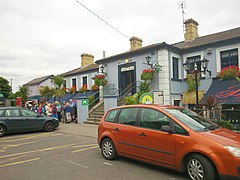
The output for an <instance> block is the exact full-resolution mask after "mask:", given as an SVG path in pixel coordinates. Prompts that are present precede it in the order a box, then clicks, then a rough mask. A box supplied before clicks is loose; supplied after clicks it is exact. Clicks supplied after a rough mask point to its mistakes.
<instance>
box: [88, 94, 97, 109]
mask: <svg viewBox="0 0 240 180" xmlns="http://www.w3.org/2000/svg"><path fill="white" fill-rule="evenodd" d="M94 100H95V97H94V96H93V95H91V96H88V104H89V106H88V108H89V110H90V109H92V108H93V106H95V104H96V103H97V102H94V103H93V101H94Z"/></svg>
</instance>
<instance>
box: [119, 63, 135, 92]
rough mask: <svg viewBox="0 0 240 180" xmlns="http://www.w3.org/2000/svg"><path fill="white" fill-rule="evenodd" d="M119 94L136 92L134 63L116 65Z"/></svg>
mask: <svg viewBox="0 0 240 180" xmlns="http://www.w3.org/2000/svg"><path fill="white" fill-rule="evenodd" d="M118 80H119V81H118V82H119V83H118V84H119V86H118V87H119V95H120V96H123V95H124V94H126V93H127V94H129V95H133V94H134V93H136V63H135V62H134V63H128V64H124V65H121V66H118Z"/></svg>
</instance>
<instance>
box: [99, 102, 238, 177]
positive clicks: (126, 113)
mask: <svg viewBox="0 0 240 180" xmlns="http://www.w3.org/2000/svg"><path fill="white" fill-rule="evenodd" d="M98 144H99V146H100V148H101V151H102V155H103V157H104V158H105V159H107V160H112V159H115V158H116V157H117V156H118V155H119V156H125V157H128V158H132V159H136V160H141V161H144V162H147V163H151V164H155V165H159V166H164V167H167V168H171V169H174V170H177V171H181V172H184V171H187V172H188V175H189V177H190V178H191V179H193V180H213V179H215V178H218V177H219V178H220V179H228V180H229V179H240V134H238V133H235V132H233V131H230V130H228V129H224V128H221V127H219V126H218V125H217V124H215V123H213V122H211V121H209V120H207V119H205V118H203V117H202V116H199V115H198V114H196V113H194V112H192V111H190V110H186V109H184V108H180V107H175V106H159V105H131V106H121V107H116V108H112V109H110V110H109V111H108V112H106V113H105V115H104V116H103V118H102V120H101V121H100V123H99V126H98Z"/></svg>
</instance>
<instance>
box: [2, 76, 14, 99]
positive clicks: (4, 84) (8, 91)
mask: <svg viewBox="0 0 240 180" xmlns="http://www.w3.org/2000/svg"><path fill="white" fill-rule="evenodd" d="M11 91H12V89H11V86H10V85H9V82H8V80H6V79H4V78H3V77H0V93H2V94H3V97H5V98H8V96H9V95H10V94H11Z"/></svg>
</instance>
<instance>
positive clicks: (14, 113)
mask: <svg viewBox="0 0 240 180" xmlns="http://www.w3.org/2000/svg"><path fill="white" fill-rule="evenodd" d="M5 115H6V116H7V117H18V116H19V111H18V109H7V110H6V112H5Z"/></svg>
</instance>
